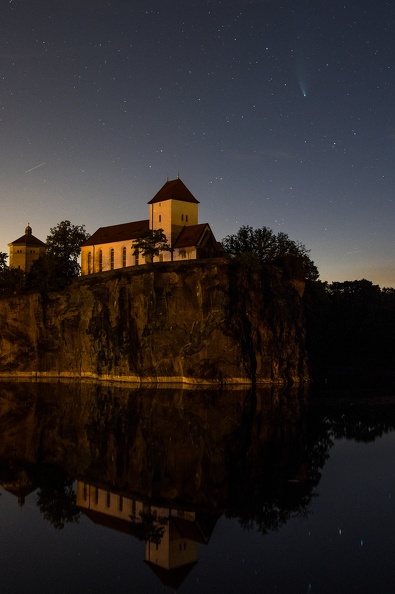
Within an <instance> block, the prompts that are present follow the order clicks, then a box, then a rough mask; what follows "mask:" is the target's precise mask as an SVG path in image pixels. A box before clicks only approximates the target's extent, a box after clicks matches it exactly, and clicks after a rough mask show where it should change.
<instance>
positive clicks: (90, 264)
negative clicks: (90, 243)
mask: <svg viewBox="0 0 395 594" xmlns="http://www.w3.org/2000/svg"><path fill="white" fill-rule="evenodd" d="M91 273H92V253H91V252H88V274H91Z"/></svg>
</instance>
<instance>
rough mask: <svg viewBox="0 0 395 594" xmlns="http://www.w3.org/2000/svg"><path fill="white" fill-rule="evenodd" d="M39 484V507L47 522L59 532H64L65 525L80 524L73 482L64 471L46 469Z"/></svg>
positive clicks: (52, 468)
mask: <svg viewBox="0 0 395 594" xmlns="http://www.w3.org/2000/svg"><path fill="white" fill-rule="evenodd" d="M39 484H40V488H39V490H38V491H37V507H38V509H39V510H40V512H41V513H42V514H43V516H44V519H45V520H47V521H48V522H50V523H51V524H52V525H53V526H54V528H56V529H57V530H62V529H63V528H64V526H65V524H69V523H73V522H74V523H76V522H78V520H79V516H80V511H79V509H78V508H77V506H76V494H75V491H74V488H73V481H72V480H71V479H70V478H69V477H68V476H67V475H66V474H65V473H64V472H63V471H62V470H60V469H59V468H54V467H48V468H46V469H45V470H44V473H43V476H42V477H41V481H40V483H39Z"/></svg>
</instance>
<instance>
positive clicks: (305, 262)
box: [222, 225, 319, 280]
mask: <svg viewBox="0 0 395 594" xmlns="http://www.w3.org/2000/svg"><path fill="white" fill-rule="evenodd" d="M222 246H223V248H224V250H225V252H226V253H228V254H229V255H230V256H232V257H233V258H243V259H250V260H251V261H254V260H255V261H259V262H267V263H268V264H276V265H279V266H281V267H283V268H285V269H286V271H287V272H288V273H289V274H290V275H291V276H293V275H294V276H296V277H304V278H306V279H309V280H316V279H317V278H318V276H319V273H318V270H317V267H316V266H315V264H314V262H313V261H312V260H311V258H310V256H309V253H310V250H308V249H307V248H306V246H305V245H303V243H300V242H298V241H294V240H292V239H290V238H289V237H288V235H287V234H286V233H284V232H283V231H280V232H279V233H277V235H276V234H275V233H274V232H273V231H272V230H271V229H269V228H268V227H261V228H260V229H254V228H253V227H250V226H249V225H243V226H242V227H240V229H239V231H238V232H237V233H236V234H235V235H227V236H226V237H225V238H224V239H223V240H222Z"/></svg>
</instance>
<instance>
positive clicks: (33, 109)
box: [0, 0, 395, 287]
mask: <svg viewBox="0 0 395 594" xmlns="http://www.w3.org/2000/svg"><path fill="white" fill-rule="evenodd" d="M394 25H395V4H394V2H393V0H391V1H388V2H387V1H384V0H370V1H368V0H341V1H340V0H310V1H309V0H223V1H221V0H195V1H194V0H188V1H187V0H154V1H150V0H144V1H143V0H125V1H124V0H114V1H110V0H108V1H107V0H106V1H105V0H62V1H61V0H28V1H27V0H5V1H4V2H3V3H2V12H1V17H0V68H1V70H0V85H1V94H0V151H1V158H0V182H1V183H0V196H1V218H0V251H4V252H7V253H8V247H7V243H9V242H10V241H13V240H15V239H17V238H18V237H19V236H21V235H22V234H23V233H24V229H25V226H26V225H27V223H28V222H29V223H30V225H31V226H32V228H33V234H34V235H35V236H37V237H39V238H40V239H42V240H43V241H45V239H46V236H47V235H48V233H49V230H50V227H53V226H55V225H56V224H57V223H59V222H60V221H62V220H64V219H69V220H70V221H71V222H72V223H73V224H78V225H79V224H84V225H85V227H86V229H87V231H88V232H89V233H93V232H94V231H95V230H96V229H97V228H98V227H100V226H104V225H113V224H117V223H123V222H128V221H133V220H138V219H145V218H148V207H147V202H148V201H149V200H150V199H151V198H152V197H153V196H154V195H155V194H156V192H157V191H158V190H159V189H160V188H161V186H162V185H163V184H164V183H165V181H166V179H167V177H169V178H170V179H173V178H175V177H177V175H178V174H179V176H180V178H181V179H182V181H183V182H184V183H185V184H186V186H187V187H188V188H189V189H190V190H191V192H192V193H193V194H194V196H195V197H196V198H197V199H198V200H199V201H200V210H199V215H200V216H199V219H200V222H208V223H210V225H211V227H212V229H213V231H214V234H215V235H216V237H217V239H218V240H221V239H223V238H224V237H225V236H226V235H228V234H233V233H236V232H237V230H238V229H239V228H240V226H241V225H251V226H253V227H262V226H267V227H270V228H271V229H273V231H275V232H278V231H284V232H285V233H287V234H288V235H289V236H290V237H291V239H294V240H298V241H300V242H302V243H304V244H305V246H306V247H307V248H308V249H310V250H311V252H310V255H311V258H312V259H313V261H314V262H315V264H316V265H317V266H318V269H319V271H320V275H321V279H322V280H328V281H330V282H331V281H343V280H355V279H361V278H366V279H368V280H371V281H373V282H374V283H378V284H380V285H381V286H393V287H395V258H394V256H395V249H394V248H395V233H394V222H395V202H394V188H395V162H394V149H395V119H394V110H395V26H394Z"/></svg>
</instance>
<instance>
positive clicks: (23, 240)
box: [8, 225, 46, 247]
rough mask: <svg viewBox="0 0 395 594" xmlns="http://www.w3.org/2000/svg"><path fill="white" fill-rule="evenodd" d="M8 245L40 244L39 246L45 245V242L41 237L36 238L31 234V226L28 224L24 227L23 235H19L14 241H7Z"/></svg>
mask: <svg viewBox="0 0 395 594" xmlns="http://www.w3.org/2000/svg"><path fill="white" fill-rule="evenodd" d="M8 245H25V246H27V245H32V246H33V245H34V246H40V247H46V245H45V243H44V242H43V241H41V239H38V238H37V237H34V235H33V234H32V228H31V227H30V225H28V226H27V227H26V229H25V235H22V237H19V238H18V239H16V240H15V241H11V243H9V244H8Z"/></svg>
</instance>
